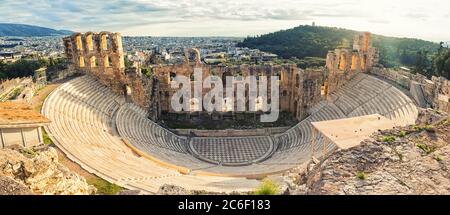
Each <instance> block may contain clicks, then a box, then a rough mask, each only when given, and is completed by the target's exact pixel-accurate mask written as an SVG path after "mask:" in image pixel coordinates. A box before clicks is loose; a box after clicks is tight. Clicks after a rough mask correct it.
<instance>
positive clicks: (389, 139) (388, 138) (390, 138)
mask: <svg viewBox="0 0 450 215" xmlns="http://www.w3.org/2000/svg"><path fill="white" fill-rule="evenodd" d="M381 141H382V142H385V143H392V142H394V141H395V137H394V136H392V135H389V136H383V138H381Z"/></svg>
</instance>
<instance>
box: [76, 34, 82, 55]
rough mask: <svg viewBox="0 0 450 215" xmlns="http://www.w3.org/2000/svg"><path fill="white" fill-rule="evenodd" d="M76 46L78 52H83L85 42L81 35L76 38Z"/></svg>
mask: <svg viewBox="0 0 450 215" xmlns="http://www.w3.org/2000/svg"><path fill="white" fill-rule="evenodd" d="M75 45H76V48H77V50H78V51H82V50H83V40H82V39H81V34H78V35H76V36H75Z"/></svg>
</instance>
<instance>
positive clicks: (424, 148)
mask: <svg viewBox="0 0 450 215" xmlns="http://www.w3.org/2000/svg"><path fill="white" fill-rule="evenodd" d="M416 146H417V148H419V149H422V151H424V152H425V153H426V154H430V153H431V152H433V151H434V147H430V146H429V145H427V144H424V143H418V144H417V145H416Z"/></svg>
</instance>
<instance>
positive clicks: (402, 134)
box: [397, 131, 406, 137]
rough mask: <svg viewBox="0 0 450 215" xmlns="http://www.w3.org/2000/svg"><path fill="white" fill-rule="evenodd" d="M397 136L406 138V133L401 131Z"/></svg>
mask: <svg viewBox="0 0 450 215" xmlns="http://www.w3.org/2000/svg"><path fill="white" fill-rule="evenodd" d="M397 136H398V137H405V136H406V131H400V132H399V133H398V134H397Z"/></svg>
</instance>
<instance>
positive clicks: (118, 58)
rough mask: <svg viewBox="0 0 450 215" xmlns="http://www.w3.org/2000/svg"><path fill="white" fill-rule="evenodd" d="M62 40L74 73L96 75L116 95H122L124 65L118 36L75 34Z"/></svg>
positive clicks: (91, 33)
mask: <svg viewBox="0 0 450 215" xmlns="http://www.w3.org/2000/svg"><path fill="white" fill-rule="evenodd" d="M63 41H64V46H65V52H66V57H67V58H68V59H70V60H71V61H72V66H73V68H74V69H75V70H78V71H82V72H85V73H87V74H91V75H94V76H96V77H97V78H98V80H99V81H100V82H101V83H103V84H105V85H107V86H110V87H112V89H113V90H114V91H115V92H117V93H122V92H123V84H124V83H125V75H124V73H125V62H124V53H123V48H122V37H121V35H120V33H110V32H100V33H93V32H87V33H85V34H81V33H74V34H73V35H72V36H71V37H66V38H64V39H63Z"/></svg>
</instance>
